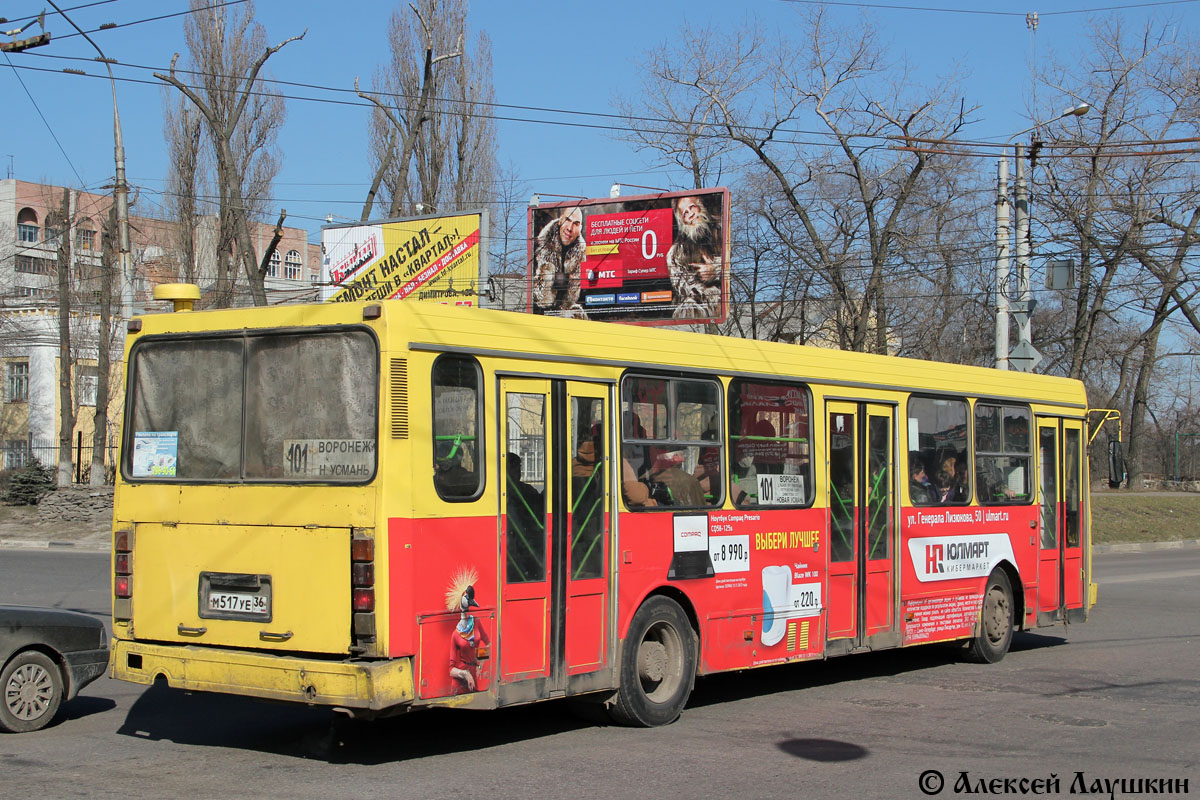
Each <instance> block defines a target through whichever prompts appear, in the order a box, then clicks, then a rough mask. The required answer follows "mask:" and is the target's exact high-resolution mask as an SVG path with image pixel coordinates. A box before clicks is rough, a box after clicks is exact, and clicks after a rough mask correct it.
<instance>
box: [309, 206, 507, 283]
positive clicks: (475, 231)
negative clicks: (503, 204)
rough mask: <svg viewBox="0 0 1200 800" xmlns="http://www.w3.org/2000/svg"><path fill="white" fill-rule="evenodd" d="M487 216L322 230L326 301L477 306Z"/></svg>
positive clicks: (483, 276)
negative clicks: (411, 301)
mask: <svg viewBox="0 0 1200 800" xmlns="http://www.w3.org/2000/svg"><path fill="white" fill-rule="evenodd" d="M486 236H487V211H486V210H484V211H472V212H469V213H464V214H453V215H442V216H432V217H418V218H414V219H399V220H388V221H385V222H364V223H361V224H352V225H326V226H324V227H323V228H321V251H322V253H323V257H322V260H321V283H322V293H321V297H322V299H323V300H326V301H329V302H335V303H337V302H349V301H356V300H427V301H433V302H436V303H450V304H454V305H468V306H470V305H477V304H478V301H479V294H480V292H481V291H482V290H481V288H480V287H481V286H483V285H486V283H487V270H486V259H485V257H484V255H483V253H484V250H483V247H482V246H481V241H483V240H485V239H486Z"/></svg>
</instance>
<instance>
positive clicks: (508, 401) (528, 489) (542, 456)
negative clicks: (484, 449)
mask: <svg viewBox="0 0 1200 800" xmlns="http://www.w3.org/2000/svg"><path fill="white" fill-rule="evenodd" d="M500 395H501V396H500V403H501V408H503V409H504V417H503V419H502V421H501V431H500V438H501V442H500V445H501V446H500V448H499V449H500V452H501V459H502V460H503V461H502V463H503V469H504V475H505V478H504V484H503V489H502V490H501V492H500V559H501V582H500V583H501V588H500V622H499V626H500V628H499V630H500V632H499V636H498V637H497V642H496V650H497V652H496V658H497V667H496V670H497V672H496V674H497V675H498V677H499V681H500V684H501V698H502V701H503V695H504V693H505V692H504V689H505V687H504V685H505V684H511V683H513V682H515V681H526V680H530V679H542V680H543V681H544V680H546V679H548V678H549V676H550V650H551V641H550V638H551V637H550V630H551V629H550V620H551V613H550V611H551V604H552V598H551V582H550V564H551V559H552V557H553V551H552V549H551V548H552V544H551V538H550V530H551V527H552V523H553V520H554V517H555V515H556V512H557V508H556V507H555V506H554V503H553V499H554V494H553V491H552V487H553V477H554V476H553V470H552V466H551V462H550V459H549V458H548V457H547V455H548V454H549V452H550V444H551V440H550V433H551V425H550V406H551V402H550V381H548V380H540V379H528V378H502V379H501V381H500ZM530 699H532V698H530Z"/></svg>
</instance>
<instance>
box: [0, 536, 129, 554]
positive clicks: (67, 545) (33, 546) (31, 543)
mask: <svg viewBox="0 0 1200 800" xmlns="http://www.w3.org/2000/svg"><path fill="white" fill-rule="evenodd" d="M4 549H12V550H72V551H75V552H77V553H106V552H108V549H109V548H108V547H107V546H105V545H103V544H91V543H85V544H80V543H78V542H55V541H45V540H40V539H0V550H4Z"/></svg>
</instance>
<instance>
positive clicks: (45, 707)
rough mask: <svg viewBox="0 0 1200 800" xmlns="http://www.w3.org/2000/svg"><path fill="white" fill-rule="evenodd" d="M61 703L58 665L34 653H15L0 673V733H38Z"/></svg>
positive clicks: (61, 693)
mask: <svg viewBox="0 0 1200 800" xmlns="http://www.w3.org/2000/svg"><path fill="white" fill-rule="evenodd" d="M62 700H63V680H62V674H61V673H60V672H59V671H58V665H57V664H55V663H54V662H53V661H51V660H50V658H49V657H48V656H47V655H45V654H44V653H39V652H38V651H36V650H26V651H25V652H23V653H18V654H17V655H15V656H13V659H12V661H9V662H8V664H7V665H6V666H5V667H4V670H3V672H0V730H3V731H8V732H10V733H28V732H29V731H38V730H41V729H42V728H44V727H46V726H47V725H48V724H50V720H52V719H54V715H55V714H56V713H58V707H59V705H60V704H61V703H62Z"/></svg>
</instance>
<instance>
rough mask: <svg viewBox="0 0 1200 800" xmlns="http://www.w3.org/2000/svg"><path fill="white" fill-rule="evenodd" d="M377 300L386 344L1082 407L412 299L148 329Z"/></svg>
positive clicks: (1028, 379)
mask: <svg viewBox="0 0 1200 800" xmlns="http://www.w3.org/2000/svg"><path fill="white" fill-rule="evenodd" d="M373 305H375V306H380V309H381V316H380V319H379V321H380V322H383V323H385V324H386V331H387V332H386V334H384V333H383V332H382V329H381V337H384V336H386V341H385V342H384V344H383V347H384V348H385V349H387V350H398V349H409V348H411V349H415V350H431V351H470V352H474V353H478V354H480V355H485V354H493V355H497V356H508V357H518V358H522V359H526V360H537V361H553V362H567V363H588V364H607V365H612V366H622V367H639V366H643V367H647V368H650V367H658V368H663V367H666V368H669V369H678V370H685V371H697V372H701V371H702V372H719V373H721V374H732V375H748V376H760V377H777V378H782V377H788V378H794V379H798V380H804V381H810V382H815V383H821V384H823V385H833V386H845V387H847V388H881V389H910V390H915V391H919V392H928V393H939V394H940V393H946V394H960V393H968V392H969V393H970V394H972V395H974V396H978V397H993V398H999V399H1005V398H1011V399H1014V400H1015V399H1021V400H1031V401H1033V402H1041V403H1048V404H1054V405H1063V406H1068V407H1073V408H1079V409H1084V408H1086V407H1087V397H1086V392H1085V390H1084V386H1083V384H1082V382H1080V381H1078V380H1073V379H1069V378H1062V377H1057V376H1051V375H1038V374H1033V373H1024V372H1016V371H1004V370H997V369H994V368H991V367H975V366H964V365H960V364H950V363H945V362H940V361H925V360H920V359H912V358H900V357H896V356H881V355H874V354H870V353H855V352H849V351H845V350H834V349H830V348H824V347H815V346H811V345H795V344H786V343H781V342H765V341H760V340H756V339H741V338H736V337H730V336H712V335H707V334H700V333H692V332H689V331H682V330H677V329H669V328H664V327H650V326H638V325H622V324H615V323H606V322H592V321H585V320H573V319H559V318H554V317H545V316H538V315H534V314H526V313H515V312H511V311H499V310H492V309H480V308H467V307H456V306H450V305H441V304H437V303H426V302H414V301H398V300H397V301H385V302H383V303H320V304H308V305H284V306H273V307H266V308H233V309H221V310H214V311H199V312H181V313H173V314H153V315H148V316H145V317H142V318H141V319H142V321H143V328H142V335H143V336H145V335H153V334H166V333H201V332H213V331H223V330H231V331H236V330H242V329H261V328H298V327H313V326H326V325H352V324H360V323H362V322H363V320H364V311H365V310H366V309H367V308H369V307H370V306H373Z"/></svg>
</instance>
